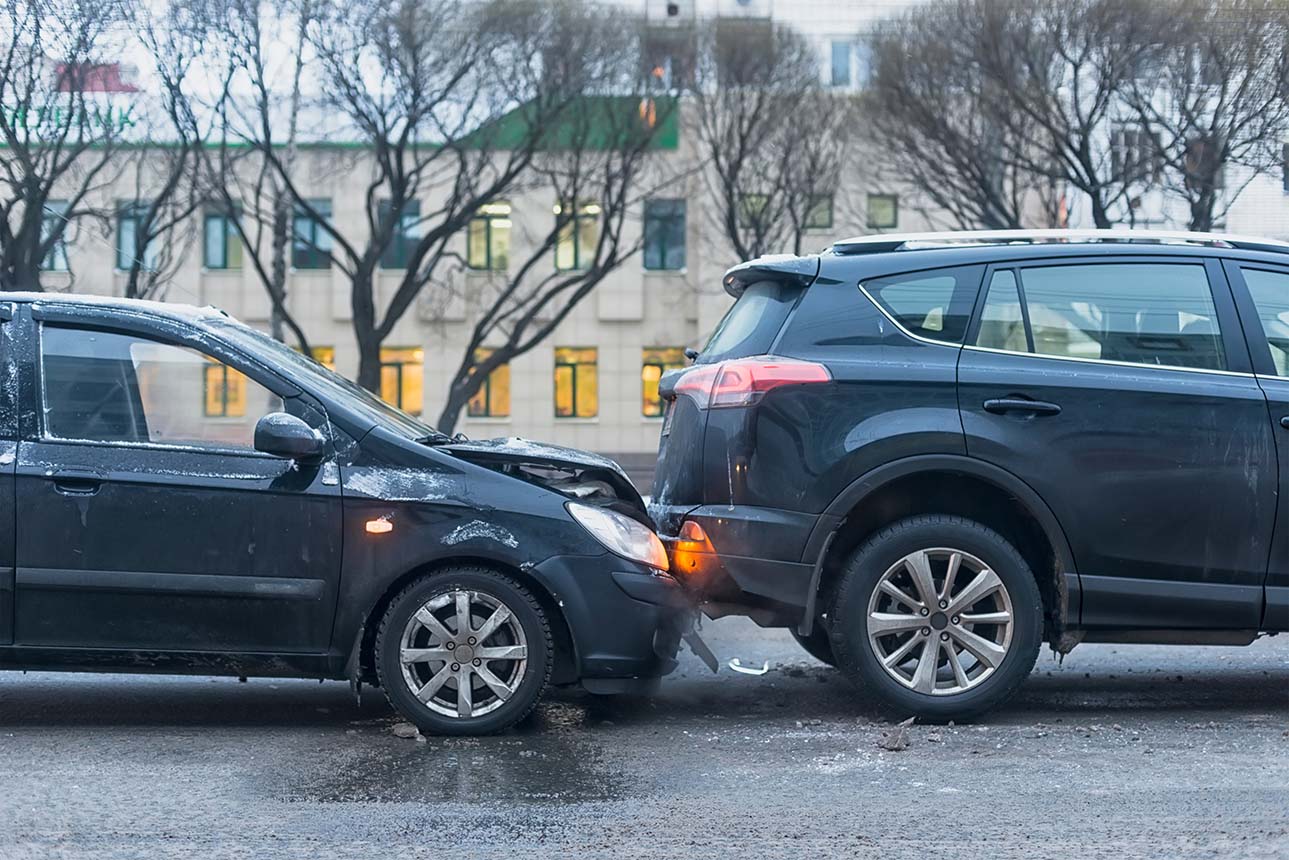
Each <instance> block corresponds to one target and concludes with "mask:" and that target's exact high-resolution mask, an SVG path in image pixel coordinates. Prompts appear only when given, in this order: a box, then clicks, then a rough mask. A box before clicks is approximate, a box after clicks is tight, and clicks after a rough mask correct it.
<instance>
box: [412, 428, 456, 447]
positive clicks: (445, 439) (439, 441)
mask: <svg viewBox="0 0 1289 860" xmlns="http://www.w3.org/2000/svg"><path fill="white" fill-rule="evenodd" d="M416 441H417V442H419V443H420V444H422V445H447V444H448V443H449V442H467V441H469V439H468V437H467V436H466V435H465V434H464V433H458V434H456V435H455V436H449V435H448V434H446V433H443V432H440V431H438V430H435V431H434V432H433V433H430V434H428V435H425V436H421V437H420V438H418V439H417V440H416Z"/></svg>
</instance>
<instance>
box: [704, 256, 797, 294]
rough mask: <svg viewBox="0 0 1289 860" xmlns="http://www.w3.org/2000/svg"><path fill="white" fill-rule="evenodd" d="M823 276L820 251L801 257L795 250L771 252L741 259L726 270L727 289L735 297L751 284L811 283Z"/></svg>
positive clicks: (725, 281) (725, 282) (725, 283)
mask: <svg viewBox="0 0 1289 860" xmlns="http://www.w3.org/2000/svg"><path fill="white" fill-rule="evenodd" d="M817 277H819V255H818V254H812V255H810V256H809V257H797V256H794V255H792V254H770V255H767V256H765V257H757V258H756V259H755V260H748V261H747V262H746V263H739V264H738V265H737V266H735V267H734V268H732V269H730V270H729V271H727V272H726V273H725V279H724V281H722V283H724V285H725V292H727V293H729V294H730V295H731V296H733V297H734V298H736V299H737V298H738V297H739V296H741V295H743V291H744V290H746V289H747V288H748V285H749V284H755V283H757V282H758V281H775V282H776V283H780V284H794V285H796V286H800V287H808V286H810V285H811V284H812V283H814V280H815V278H817Z"/></svg>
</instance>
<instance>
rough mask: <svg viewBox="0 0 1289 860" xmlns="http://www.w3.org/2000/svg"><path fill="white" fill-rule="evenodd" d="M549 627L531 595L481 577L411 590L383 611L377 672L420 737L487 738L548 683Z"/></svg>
mask: <svg viewBox="0 0 1289 860" xmlns="http://www.w3.org/2000/svg"><path fill="white" fill-rule="evenodd" d="M553 650H554V645H553V640H552V637H551V630H550V623H549V621H548V619H547V618H546V614H545V612H543V610H542V608H541V606H540V604H538V602H537V600H536V599H535V598H534V597H533V595H532V594H531V592H529V591H528V589H526V588H524V587H523V586H522V585H520V584H519V583H517V582H515V581H513V580H512V579H510V578H509V577H506V576H503V575H502V574H500V573H497V572H496V571H493V570H490V569H488V568H483V567H454V568H450V569H448V570H443V571H439V572H437V573H434V574H431V575H429V576H427V577H424V578H422V579H419V580H417V581H416V582H414V583H412V584H411V585H410V586H408V587H407V588H405V589H404V590H403V591H402V592H400V593H399V594H398V595H397V596H396V597H395V598H394V600H393V601H392V602H391V603H390V605H389V609H388V610H386V612H385V617H384V619H383V620H382V621H381V625H380V630H379V632H378V633H377V636H376V671H377V674H378V675H379V677H380V684H381V687H382V689H384V691H385V695H386V697H387V698H388V699H389V702H390V704H391V705H393V706H394V708H395V709H396V710H397V711H398V712H399V713H400V714H402V715H403V716H404V717H405V718H406V719H407V720H408V721H410V722H412V723H414V724H415V725H416V726H417V727H418V728H419V729H420V730H421V731H422V732H424V733H427V734H435V735H484V734H492V733H494V732H499V731H502V730H504V729H507V728H509V727H511V726H513V725H514V724H515V723H517V722H519V721H520V720H522V719H523V718H524V717H526V716H527V715H528V714H529V713H530V712H531V711H532V709H533V708H534V707H535V706H536V704H537V700H538V699H539V698H540V697H541V695H542V692H543V691H544V690H545V689H546V684H547V682H548V681H549V680H550V672H551V664H552V653H553Z"/></svg>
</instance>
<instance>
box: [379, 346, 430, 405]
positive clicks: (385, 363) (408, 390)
mask: <svg viewBox="0 0 1289 860" xmlns="http://www.w3.org/2000/svg"><path fill="white" fill-rule="evenodd" d="M424 382H425V350H423V349H419V348H417V347H384V348H382V349H381V351H380V396H381V398H382V399H384V400H385V402H386V403H392V404H394V405H395V406H397V407H398V408H399V409H402V410H403V411H404V412H408V413H411V414H412V415H420V414H421V405H422V397H423V394H424V390H425V386H424Z"/></svg>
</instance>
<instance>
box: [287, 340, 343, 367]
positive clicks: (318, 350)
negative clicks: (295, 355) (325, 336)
mask: <svg viewBox="0 0 1289 860" xmlns="http://www.w3.org/2000/svg"><path fill="white" fill-rule="evenodd" d="M291 348H292V349H294V350H295V351H296V352H300V351H301V350H300V348H299V347H298V346H293V347H291ZM309 351H310V352H312V353H313V360H314V361H316V362H318V364H321V365H322V366H323V367H325V368H326V369H327V370H335V369H336V348H335V347H334V346H314V345H313V344H309Z"/></svg>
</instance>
